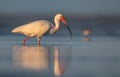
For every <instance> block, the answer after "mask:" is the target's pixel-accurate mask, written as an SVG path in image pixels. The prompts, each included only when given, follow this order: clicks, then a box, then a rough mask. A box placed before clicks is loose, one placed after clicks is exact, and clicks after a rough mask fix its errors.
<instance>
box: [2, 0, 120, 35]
mask: <svg viewBox="0 0 120 77" xmlns="http://www.w3.org/2000/svg"><path fill="white" fill-rule="evenodd" d="M119 4H120V0H74V1H73V0H0V35H7V34H11V30H12V28H14V27H16V26H19V25H23V24H26V23H29V22H31V21H35V20H39V19H44V20H49V21H51V22H53V18H54V16H55V15H56V14H57V13H62V14H63V15H64V16H65V18H66V19H67V20H68V22H69V24H70V27H71V28H72V32H73V36H77V35H78V34H79V35H81V33H82V31H83V29H85V28H87V29H90V30H91V31H92V35H105V36H106V35H108V36H113V35H120V26H119V25H120V22H119V21H120V5H119ZM61 28H63V26H61ZM61 33H64V30H63V29H60V32H58V33H57V34H56V35H61Z"/></svg>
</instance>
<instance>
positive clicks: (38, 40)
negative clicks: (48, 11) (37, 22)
mask: <svg viewBox="0 0 120 77" xmlns="http://www.w3.org/2000/svg"><path fill="white" fill-rule="evenodd" d="M37 43H38V45H40V37H37Z"/></svg>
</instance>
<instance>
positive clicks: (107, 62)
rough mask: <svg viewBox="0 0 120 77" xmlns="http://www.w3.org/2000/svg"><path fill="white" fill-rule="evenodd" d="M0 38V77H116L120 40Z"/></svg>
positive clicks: (119, 55) (119, 60) (118, 70)
mask: <svg viewBox="0 0 120 77" xmlns="http://www.w3.org/2000/svg"><path fill="white" fill-rule="evenodd" d="M22 38H23V36H17V37H16V36H0V77H119V76H120V67H119V65H120V43H119V42H120V40H119V39H120V37H118V36H109V37H107V36H101V37H95V36H91V37H87V38H86V37H78V36H77V37H73V40H70V38H69V37H58V36H52V37H49V36H48V37H44V38H42V39H41V45H40V46H38V45H36V38H33V39H30V40H28V41H27V44H26V45H25V46H23V45H21V39H22Z"/></svg>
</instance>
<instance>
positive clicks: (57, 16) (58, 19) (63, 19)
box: [55, 14, 72, 39]
mask: <svg viewBox="0 0 120 77" xmlns="http://www.w3.org/2000/svg"><path fill="white" fill-rule="evenodd" d="M55 20H57V21H61V22H62V23H64V24H65V25H66V27H67V29H68V31H69V33H70V36H71V39H72V32H71V29H70V27H69V26H68V23H67V21H66V20H65V18H64V16H63V15H62V14H57V15H56V16H55Z"/></svg>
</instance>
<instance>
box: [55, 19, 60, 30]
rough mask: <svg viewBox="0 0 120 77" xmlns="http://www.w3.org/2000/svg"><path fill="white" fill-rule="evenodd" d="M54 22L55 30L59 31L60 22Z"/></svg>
mask: <svg viewBox="0 0 120 77" xmlns="http://www.w3.org/2000/svg"><path fill="white" fill-rule="evenodd" d="M54 22H55V27H54V28H55V29H56V30H58V29H59V27H60V22H59V20H54Z"/></svg>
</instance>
